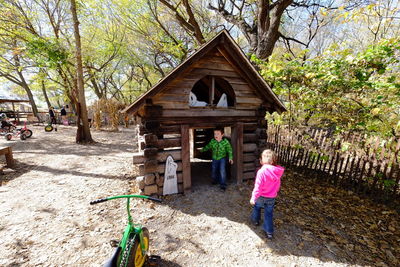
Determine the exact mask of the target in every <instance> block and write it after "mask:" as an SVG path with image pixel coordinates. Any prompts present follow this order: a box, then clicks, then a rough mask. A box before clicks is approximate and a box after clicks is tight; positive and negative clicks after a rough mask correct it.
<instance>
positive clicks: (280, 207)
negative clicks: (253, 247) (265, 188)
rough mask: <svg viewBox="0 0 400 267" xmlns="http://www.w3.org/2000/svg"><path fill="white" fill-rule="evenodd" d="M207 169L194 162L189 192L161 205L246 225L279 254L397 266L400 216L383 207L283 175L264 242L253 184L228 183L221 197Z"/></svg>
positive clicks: (207, 164)
mask: <svg viewBox="0 0 400 267" xmlns="http://www.w3.org/2000/svg"><path fill="white" fill-rule="evenodd" d="M209 168H210V167H209V163H207V162H198V163H196V164H193V163H192V184H193V191H192V193H190V194H188V195H186V196H183V197H182V196H176V197H173V198H170V199H168V198H167V200H166V201H165V204H166V205H169V206H170V207H171V208H173V209H175V210H180V211H182V212H184V213H187V214H190V215H193V216H198V215H201V214H207V215H208V216H212V217H224V218H227V219H228V220H230V221H233V222H238V223H242V224H244V225H247V226H248V227H249V228H250V229H252V231H254V233H256V234H257V235H258V236H259V237H260V238H261V239H263V240H264V242H265V243H266V246H267V247H269V248H270V249H271V250H272V252H273V253H275V254H277V255H282V256H284V255H293V256H304V257H312V258H317V259H319V260H320V261H322V262H336V263H344V264H359V265H365V264H369V265H373V266H378V265H379V266H395V265H396V264H397V263H398V260H397V259H396V257H395V256H394V255H396V252H397V251H398V250H399V247H398V243H397V242H398V240H399V239H400V234H399V231H398V230H397V229H399V223H398V221H399V215H398V214H397V213H396V212H393V211H392V210H390V209H388V208H387V207H385V206H382V205H378V204H375V203H373V202H372V201H369V200H368V199H363V198H360V197H359V196H356V195H354V194H353V193H351V192H348V191H344V190H340V189H337V188H333V187H331V186H330V185H323V184H322V185H321V183H320V182H316V181H312V180H310V179H308V178H307V177H304V176H302V175H301V174H299V173H295V172H293V171H290V170H287V172H286V174H285V176H284V178H283V180H282V188H281V192H280V195H279V198H278V199H277V205H276V207H275V211H274V212H275V213H274V225H275V237H274V240H273V241H267V240H266V239H265V237H264V232H263V230H262V228H261V226H258V227H256V226H253V225H252V224H251V223H250V220H249V216H250V213H251V206H250V204H249V199H250V196H251V191H252V187H253V185H252V184H248V185H246V184H242V185H237V184H236V183H233V181H230V182H231V183H230V184H229V183H228V189H227V191H226V192H221V191H220V190H219V188H218V186H216V185H211V184H210V182H209V181H210V180H209V178H208V177H209V175H210V170H209ZM204 177H206V178H204ZM199 199H201V200H202V202H201V203H199V201H198V200H199ZM360 206H361V207H365V209H364V208H360ZM379 225H386V226H385V227H386V228H381V229H382V230H385V229H386V230H387V231H386V233H383V231H375V232H373V231H372V232H371V230H370V229H371V227H372V229H374V228H373V227H378V228H379ZM389 225H390V226H389ZM390 227H392V228H390ZM388 229H391V230H390V231H389V230H388ZM375 230H377V229H375ZM393 234H394V235H393ZM391 248H392V249H391Z"/></svg>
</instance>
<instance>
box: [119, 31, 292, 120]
mask: <svg viewBox="0 0 400 267" xmlns="http://www.w3.org/2000/svg"><path fill="white" fill-rule="evenodd" d="M215 48H218V49H219V48H221V49H219V51H222V49H223V51H225V54H226V55H224V56H225V57H229V58H230V63H231V64H233V65H235V66H236V67H237V68H238V69H240V72H241V73H242V74H243V75H244V76H245V78H246V80H247V81H248V82H249V84H251V85H253V87H254V88H255V89H256V90H257V91H258V93H259V95H260V96H261V98H262V99H263V101H265V102H268V103H269V104H270V106H271V107H270V108H269V109H268V111H269V112H274V111H277V112H279V113H281V112H283V111H286V108H285V106H284V105H283V103H282V102H281V101H280V100H279V99H278V97H277V96H276V94H275V93H274V92H273V91H272V89H271V88H270V86H269V85H268V84H267V82H266V81H265V80H264V79H263V78H262V77H261V75H260V74H259V73H258V72H257V70H256V69H255V68H254V66H253V65H252V64H251V62H250V61H249V59H248V58H247V57H246V55H245V54H244V53H243V51H242V50H241V48H240V47H239V46H238V45H237V44H236V42H235V41H234V40H233V38H232V37H231V36H230V34H229V33H228V31H226V30H222V31H221V32H219V33H218V34H217V35H216V36H214V37H213V38H212V39H210V40H209V41H208V42H206V43H205V44H203V45H202V46H201V47H199V48H198V49H197V50H196V51H195V52H194V53H193V54H192V55H190V56H189V57H188V58H187V59H186V60H184V61H183V62H182V63H181V64H179V65H178V66H177V67H176V68H175V69H173V70H172V71H171V72H170V73H169V74H168V75H166V76H165V77H164V78H162V79H161V80H160V81H159V82H158V83H157V84H156V85H154V86H153V87H152V88H151V89H150V90H148V91H147V92H145V93H144V94H142V95H141V96H140V97H139V98H138V99H136V101H135V102H133V103H132V104H131V105H129V106H128V107H126V108H125V109H124V110H123V111H122V112H124V113H125V112H127V113H136V112H137V111H138V110H139V109H140V107H142V106H143V105H145V104H146V100H147V99H151V98H152V97H153V96H155V95H156V94H158V93H159V92H161V91H162V90H163V89H164V88H165V87H166V85H168V84H169V83H170V82H172V81H173V80H174V79H176V78H177V77H179V76H180V75H181V74H183V73H184V72H185V70H187V69H188V68H189V67H190V66H192V65H193V64H194V63H195V62H197V61H198V60H199V59H201V58H202V57H204V56H205V55H206V54H207V53H208V52H210V51H211V50H213V49H215Z"/></svg>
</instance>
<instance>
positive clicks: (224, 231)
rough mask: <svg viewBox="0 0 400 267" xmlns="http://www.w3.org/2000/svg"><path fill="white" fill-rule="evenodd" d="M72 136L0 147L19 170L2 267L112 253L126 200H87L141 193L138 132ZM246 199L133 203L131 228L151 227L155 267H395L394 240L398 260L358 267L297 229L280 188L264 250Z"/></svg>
mask: <svg viewBox="0 0 400 267" xmlns="http://www.w3.org/2000/svg"><path fill="white" fill-rule="evenodd" d="M75 131H76V129H75V128H74V127H63V126H61V127H59V130H58V132H51V133H45V132H44V130H43V127H34V128H33V137H32V138H30V139H28V140H26V141H21V140H16V139H13V140H12V141H10V142H7V141H5V140H0V146H3V145H11V146H12V147H13V151H14V158H15V159H16V163H17V165H16V166H17V167H16V169H15V170H13V171H10V170H7V169H6V170H5V172H6V174H5V175H2V176H0V177H1V179H2V181H3V182H2V183H3V184H2V186H0V218H1V221H0V240H1V242H0V266H100V265H101V264H102V263H103V262H104V261H105V260H106V259H107V258H108V257H109V256H110V255H111V254H112V251H113V248H112V247H111V246H110V241H111V240H113V239H118V238H119V236H120V235H121V232H122V231H123V226H124V225H125V220H126V217H125V216H126V215H125V206H124V201H121V200H114V201H109V202H105V203H102V204H98V205H95V206H90V205H89V202H90V201H91V200H94V199H97V198H100V197H104V196H112V195H119V194H125V193H137V186H136V184H135V181H134V179H133V177H134V176H135V173H134V168H132V164H131V162H132V159H131V156H132V153H133V151H134V146H135V145H134V140H135V136H136V134H135V131H134V130H132V129H122V131H121V132H118V133H112V132H104V131H93V132H92V134H93V137H94V139H95V140H96V141H97V143H96V144H94V145H77V144H75V143H74V139H75V136H74V135H75ZM0 163H1V162H0ZM287 176H288V177H296V176H295V175H294V174H293V173H291V172H288V174H287ZM289 180H290V179H289ZM292 180H293V181H295V179H292ZM284 186H289V185H284ZM287 191H288V190H286V192H287ZM250 192H251V185H246V184H243V185H240V186H239V185H233V184H231V185H230V186H229V187H228V190H227V191H226V192H225V193H223V192H220V191H219V190H218V188H216V187H211V186H210V185H208V184H202V183H199V184H198V185H197V186H196V187H194V188H193V192H192V193H191V194H188V195H186V196H182V195H176V196H168V197H165V198H164V202H163V203H162V204H155V203H149V202H146V201H142V200H137V201H134V203H133V205H132V210H133V212H134V220H135V221H137V222H140V223H142V224H144V225H145V226H146V227H148V228H149V231H150V238H151V253H152V254H155V255H160V256H161V257H162V260H161V262H160V266H257V267H261V266H293V267H294V266H395V265H392V264H396V256H395V255H396V253H397V252H399V251H400V250H399V248H398V246H399V242H397V243H393V244H390V245H392V247H393V246H395V248H394V249H392V250H390V251H389V252H387V253H390V254H391V255H392V256H393V257H394V259H393V258H392V259H390V254H388V255H389V256H387V257H386V256H385V257H386V258H377V259H368V258H365V259H362V258H360V257H361V256H360V255H362V254H357V253H358V252H357V251H356V250H355V251H354V254H352V253H348V252H346V249H344V247H343V246H340V245H339V244H338V245H336V246H335V244H332V243H327V244H325V243H324V241H323V240H321V238H320V237H318V236H316V235H317V234H316V233H313V232H312V231H311V232H310V231H307V229H306V228H304V227H302V226H301V225H299V224H298V223H293V220H294V221H296V218H295V217H293V216H297V219H298V218H301V213H302V211H301V210H295V211H294V210H292V209H289V208H287V207H290V206H293V207H297V205H296V203H295V198H290V197H289V196H288V194H285V189H284V188H283V192H282V197H281V200H280V204H278V206H277V208H276V220H275V222H276V228H277V229H276V236H275V240H274V241H273V242H267V241H266V240H265V239H264V238H263V235H262V230H261V228H255V227H253V226H252V225H250V224H249V222H248V215H249V213H250V210H251V207H250V206H249V204H248V202H249V194H250ZM295 212H298V214H294V213H295ZM314 212H315V211H314ZM317 213H318V212H317ZM393 216H397V217H393ZM393 216H392V217H393V218H394V219H398V215H393ZM392 217H391V218H392ZM349 223H351V222H349ZM322 224H329V222H328V221H325V222H322ZM393 225H394V226H393V227H395V232H397V234H398V230H399V228H397V227H398V224H393ZM399 236H400V235H397V236H395V238H398V239H397V240H398V241H400V237H399ZM391 240H392V239H391ZM394 240H396V239H394ZM328 244H329V245H328ZM396 246H397V247H396ZM378 249H379V248H378ZM360 253H361V252H360ZM368 253H369V251H366V254H368ZM397 256H398V255H397Z"/></svg>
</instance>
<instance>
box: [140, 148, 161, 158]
mask: <svg viewBox="0 0 400 267" xmlns="http://www.w3.org/2000/svg"><path fill="white" fill-rule="evenodd" d="M157 154H158V148H154V147H150V148H145V149H143V155H144V157H145V158H147V159H155V158H156V157H157Z"/></svg>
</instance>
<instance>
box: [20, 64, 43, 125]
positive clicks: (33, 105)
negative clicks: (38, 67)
mask: <svg viewBox="0 0 400 267" xmlns="http://www.w3.org/2000/svg"><path fill="white" fill-rule="evenodd" d="M18 76H19V78H20V79H21V84H20V85H21V86H22V88H24V89H25V92H26V94H27V95H28V98H29V102H30V103H31V106H32V112H33V115H35V117H36V118H38V119H39V117H38V113H39V112H38V109H37V106H36V103H35V99H34V98H33V94H32V91H31V88H29V85H28V83H27V82H26V81H25V77H24V76H23V75H22V73H21V72H19V71H18Z"/></svg>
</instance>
